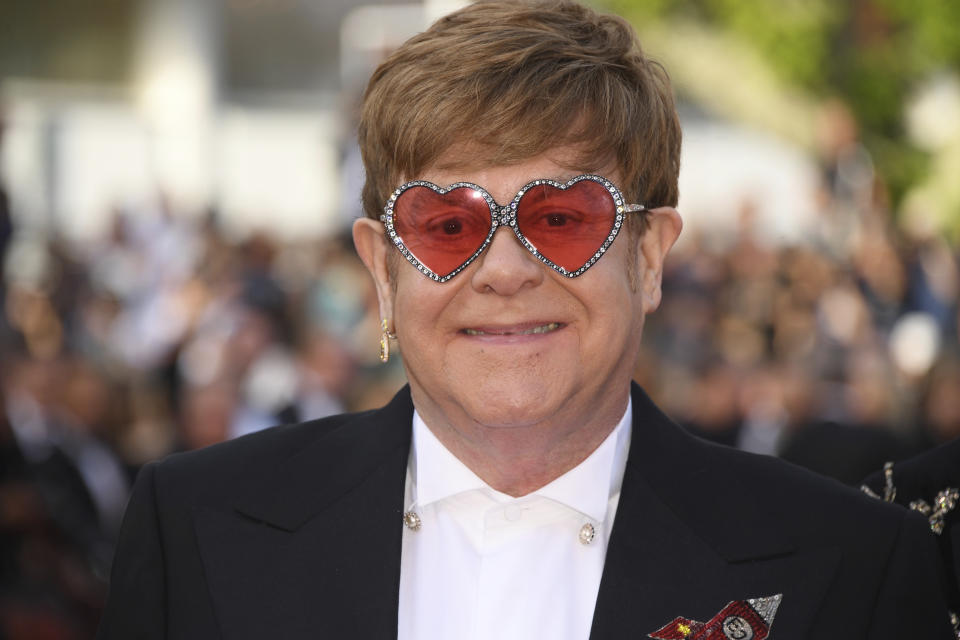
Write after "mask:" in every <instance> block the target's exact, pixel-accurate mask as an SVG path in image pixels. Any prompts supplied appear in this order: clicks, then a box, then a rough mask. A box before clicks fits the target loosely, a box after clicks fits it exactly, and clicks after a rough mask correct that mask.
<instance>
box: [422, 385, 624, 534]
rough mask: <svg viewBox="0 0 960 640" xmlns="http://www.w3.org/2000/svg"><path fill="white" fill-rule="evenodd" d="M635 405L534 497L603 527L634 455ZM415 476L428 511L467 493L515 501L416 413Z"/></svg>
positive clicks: (423, 504) (423, 503)
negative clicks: (471, 466)
mask: <svg viewBox="0 0 960 640" xmlns="http://www.w3.org/2000/svg"><path fill="white" fill-rule="evenodd" d="M632 404H633V403H632V400H630V399H629V398H628V401H627V408H626V411H624V413H623V416H622V417H621V418H620V422H619V423H617V426H616V427H614V429H613V431H611V432H610V435H608V436H607V437H606V438H605V439H604V441H603V442H601V443H600V446H598V447H597V448H596V449H595V450H594V451H593V453H591V454H590V455H589V456H587V458H586V459H585V460H584V461H583V462H581V463H580V464H578V465H577V466H576V467H574V468H573V469H570V470H569V471H567V472H566V473H564V474H563V475H562V476H560V477H559V478H556V479H555V480H553V481H552V482H550V483H549V484H547V485H546V486H544V487H541V488H540V489H538V490H536V491H534V492H533V495H538V496H542V497H544V498H549V499H551V500H554V501H556V502H559V503H561V504H564V505H566V506H568V507H570V508H571V509H575V510H576V511H579V512H581V513H583V514H585V515H587V516H588V517H590V518H591V519H593V520H594V521H596V522H603V520H604V519H605V518H606V514H607V506H608V504H609V501H610V498H612V497H613V496H616V495H619V493H620V487H621V486H622V484H623V473H624V470H625V469H626V465H627V454H628V452H629V450H630V429H631V423H632V415H633V412H632ZM410 475H411V478H413V481H414V499H415V500H416V504H417V506H419V507H423V506H426V505H427V504H430V503H432V502H437V501H440V500H443V499H445V498H448V497H450V496H453V495H456V494H458V493H463V492H465V491H472V490H476V489H481V490H486V491H488V492H491V495H494V496H501V497H503V498H504V499H506V500H509V499H511V498H510V497H509V496H506V495H505V494H501V493H499V492H497V491H496V490H494V489H493V488H491V487H490V486H489V485H487V483H485V482H484V481H483V480H481V479H480V477H478V476H477V474H475V473H474V472H473V471H471V470H470V469H469V468H468V467H467V466H466V465H465V464H463V463H462V462H461V461H460V460H459V459H458V458H457V457H456V456H454V455H453V454H452V453H450V451H449V450H448V449H447V448H446V447H445V446H443V444H442V443H441V442H440V441H439V440H438V439H437V437H436V436H435V435H433V432H432V431H430V429H429V428H428V427H427V425H426V424H425V423H424V422H423V419H422V418H421V417H420V414H419V412H417V411H416V410H414V412H413V446H412V447H411V455H410Z"/></svg>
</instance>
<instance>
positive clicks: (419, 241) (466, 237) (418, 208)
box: [393, 187, 490, 276]
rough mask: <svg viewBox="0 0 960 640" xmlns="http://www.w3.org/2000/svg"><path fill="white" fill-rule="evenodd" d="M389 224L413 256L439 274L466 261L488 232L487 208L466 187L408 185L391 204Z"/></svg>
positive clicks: (479, 195) (488, 218)
mask: <svg viewBox="0 0 960 640" xmlns="http://www.w3.org/2000/svg"><path fill="white" fill-rule="evenodd" d="M393 226H394V228H395V229H396V230H397V233H398V234H399V235H400V238H401V240H403V244H404V246H406V247H407V249H408V250H409V251H410V252H411V253H413V255H414V256H415V257H416V258H417V260H419V261H420V262H421V263H423V264H424V265H425V266H427V267H429V268H430V270H431V271H433V272H434V273H436V274H437V275H439V276H445V275H448V274H449V273H451V272H452V271H454V270H455V269H456V268H457V267H459V266H460V265H462V264H463V263H464V262H466V261H467V260H468V259H469V258H470V256H472V255H473V254H474V252H475V251H476V250H477V249H479V248H480V246H481V245H482V244H483V241H484V240H486V238H487V234H488V233H489V232H490V207H489V206H488V205H487V201H486V200H484V198H483V195H482V194H481V193H480V192H478V191H477V190H476V189H473V188H470V187H458V188H456V189H452V190H451V191H449V192H448V193H445V194H442V195H441V194H439V193H437V192H436V191H434V190H433V189H430V188H429V187H410V188H409V189H407V190H406V191H404V192H403V193H402V194H400V197H398V198H397V201H396V202H395V203H394V205H393Z"/></svg>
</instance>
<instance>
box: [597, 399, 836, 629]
mask: <svg viewBox="0 0 960 640" xmlns="http://www.w3.org/2000/svg"><path fill="white" fill-rule="evenodd" d="M633 411H634V415H633V432H632V438H631V445H630V456H629V459H628V462H627V469H626V473H625V474H624V480H623V488H622V491H621V496H620V503H619V507H618V509H617V515H616V520H615V521H614V528H613V532H612V535H611V539H610V545H609V547H608V549H607V558H606V563H605V565H604V572H603V578H602V580H601V584H600V591H599V594H598V596H597V605H596V609H595V612H594V620H593V629H592V632H591V636H590V637H591V638H592V640H612V639H614V638H643V637H646V635H647V634H648V633H651V632H653V631H655V630H657V629H659V628H660V627H662V626H663V625H665V624H667V623H668V622H670V621H671V620H673V619H674V618H675V617H677V616H683V617H685V618H691V619H695V620H700V621H704V622H705V621H707V620H709V619H711V618H712V617H713V616H714V615H715V614H716V613H718V612H719V611H720V610H721V609H722V608H723V607H724V606H725V605H726V604H727V603H728V602H730V601H732V600H744V599H747V598H756V597H764V596H772V595H776V594H783V600H782V602H781V604H780V607H779V609H778V611H777V614H776V618H775V621H774V626H773V629H772V635H771V637H772V638H776V640H789V639H790V638H803V637H806V630H807V628H808V626H809V624H810V622H811V621H812V620H813V618H814V617H815V615H816V612H817V610H818V609H819V607H820V603H821V601H822V598H823V596H824V594H825V593H826V591H827V589H828V586H829V584H830V582H831V579H832V577H833V574H834V572H835V570H836V566H837V562H838V560H839V552H838V551H837V550H836V549H832V548H827V549H815V550H798V549H796V548H795V547H794V545H793V544H792V542H791V541H790V540H789V539H788V538H787V537H785V536H784V535H783V534H782V533H780V532H779V531H778V529H777V527H776V522H775V518H776V513H775V512H776V509H775V508H774V505H758V504H755V503H752V502H751V498H750V496H751V495H752V493H751V492H750V491H746V490H744V487H742V486H737V482H738V480H737V479H736V476H737V474H736V473H725V472H724V470H723V469H722V468H721V466H720V465H723V464H739V463H741V462H742V463H743V464H750V460H749V458H748V457H745V456H743V455H742V454H739V453H737V454H735V455H726V454H728V453H731V452H728V451H726V450H722V451H721V450H718V449H717V448H716V447H715V446H714V445H710V444H707V443H705V442H703V441H700V440H697V439H694V438H693V437H691V436H689V435H688V434H686V433H685V432H682V431H681V430H680V429H679V428H678V427H676V426H675V425H674V424H672V423H671V422H670V420H669V419H668V418H666V416H664V415H663V414H662V413H660V411H659V410H658V409H657V408H656V407H655V406H654V405H653V403H652V402H651V401H650V399H649V398H648V397H647V396H646V394H645V393H643V391H642V390H640V388H639V387H636V386H634V389H633ZM726 471H730V470H729V469H727V470H726ZM718 497H724V498H725V499H726V500H727V501H726V502H723V501H718V499H717V498H718Z"/></svg>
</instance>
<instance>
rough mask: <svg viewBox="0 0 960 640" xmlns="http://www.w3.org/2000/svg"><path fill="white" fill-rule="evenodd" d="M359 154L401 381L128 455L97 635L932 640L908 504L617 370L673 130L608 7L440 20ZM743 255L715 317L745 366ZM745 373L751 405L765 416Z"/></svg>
mask: <svg viewBox="0 0 960 640" xmlns="http://www.w3.org/2000/svg"><path fill="white" fill-rule="evenodd" d="M359 141H360V147H361V150H362V152H363V157H364V161H365V165H366V180H367V182H366V184H365V187H364V209H365V213H366V216H367V217H366V218H364V219H361V220H358V221H357V222H356V223H355V225H354V241H355V243H356V246H357V250H358V252H359V254H360V256H361V258H362V259H363V261H364V264H365V265H366V266H367V268H368V269H369V271H370V274H371V275H372V277H373V279H374V281H375V283H376V293H377V298H378V306H379V311H380V318H381V320H382V329H383V333H382V336H381V342H380V348H381V353H382V359H384V360H388V359H389V356H390V350H391V349H396V348H399V350H400V352H401V353H402V355H403V365H404V368H405V372H406V375H407V378H408V379H409V381H410V384H409V386H407V387H404V388H403V389H402V390H401V391H400V392H399V393H398V394H397V395H396V396H395V397H394V399H393V400H391V401H390V403H389V404H388V405H387V406H386V407H383V408H382V409H379V410H376V411H369V412H364V413H359V414H343V415H339V416H335V417H331V418H327V419H323V420H320V421H313V422H307V423H302V424H299V425H292V426H287V427H281V428H276V429H269V430H266V431H261V432H259V433H257V434H253V435H250V436H248V437H244V438H239V439H236V440H234V441H232V442H230V443H227V444H223V445H218V446H214V447H210V448H207V449H204V450H202V451H197V452H190V453H186V454H183V455H178V456H172V457H170V458H168V459H166V460H165V461H163V462H160V463H157V464H150V465H148V466H146V467H145V468H144V470H143V471H142V472H141V474H140V476H139V479H138V481H137V485H136V488H135V490H134V496H133V499H132V501H131V503H130V507H129V509H128V513H127V516H126V520H125V524H124V530H123V534H122V536H121V542H120V544H119V547H118V555H117V559H116V562H115V564H114V570H113V574H112V584H111V592H110V599H109V602H108V605H107V610H106V614H105V616H104V618H103V622H102V626H101V630H100V635H101V637H103V638H129V637H141V638H151V637H152V638H162V637H168V638H208V637H214V636H225V637H232V638H234V637H235V638H261V637H284V638H301V637H302V638H316V637H326V636H338V637H339V636H347V637H360V638H373V637H384V638H387V637H400V638H417V639H423V638H455V637H465V636H470V637H484V638H485V637H494V636H496V637H505V638H525V639H528V638H538V637H543V638H551V639H557V638H571V639H572V638H587V637H591V638H614V637H625V636H626V635H628V634H629V635H630V636H637V635H643V634H647V635H649V636H650V637H655V638H703V637H718V636H719V634H720V633H721V632H722V633H723V634H724V635H725V636H726V637H728V638H750V637H758V638H761V637H767V636H768V635H769V634H770V627H771V625H772V624H773V623H774V620H776V624H777V626H776V630H775V631H774V632H773V634H774V635H773V636H771V637H776V638H778V639H780V640H787V639H789V638H805V637H823V638H845V637H869V638H871V639H883V638H891V639H892V638H903V637H923V638H944V639H945V638H949V637H952V634H951V631H950V628H949V621H948V617H947V611H946V605H945V602H944V596H943V594H942V593H941V591H940V590H939V584H938V580H937V573H936V566H937V565H936V564H935V562H936V561H935V557H936V550H935V544H934V541H933V540H932V539H931V538H930V537H929V534H928V533H927V531H926V525H925V523H924V522H923V520H922V519H920V518H918V517H914V516H912V515H911V514H909V513H908V512H901V511H899V510H896V509H894V508H892V507H889V506H888V505H884V504H882V503H880V502H874V501H871V500H870V499H868V498H867V497H865V496H863V495H861V494H859V493H858V492H856V491H853V490H846V489H845V488H844V487H842V486H840V485H838V484H835V483H831V482H828V481H826V480H824V479H822V478H820V477H818V476H816V475H814V474H811V473H808V472H805V471H802V470H800V469H798V468H795V467H792V466H789V465H785V464H783V463H781V462H779V461H777V460H775V459H773V458H772V457H769V456H756V455H751V454H747V453H743V452H738V451H736V450H734V449H730V448H726V447H719V446H716V445H712V444H709V443H706V442H704V441H703V440H700V439H696V438H694V437H692V436H690V435H688V434H686V433H684V432H683V431H682V430H681V429H680V428H678V427H677V426H675V424H674V423H672V422H671V421H670V420H669V419H668V418H667V417H666V416H665V415H664V414H663V413H661V412H660V410H659V409H658V408H657V407H656V406H655V405H654V404H653V402H652V401H651V400H650V398H649V397H648V396H647V395H646V393H645V392H644V391H643V390H642V389H641V388H640V387H639V386H636V385H632V384H631V377H632V375H633V372H634V368H635V365H636V362H637V357H638V355H639V352H640V337H641V333H642V330H643V326H644V322H645V318H646V316H647V314H648V313H649V312H652V311H654V310H655V309H656V308H657V307H658V306H659V304H660V300H661V278H662V274H663V269H664V260H665V258H666V254H667V252H668V251H669V250H670V248H671V247H672V245H673V243H674V241H675V239H676V238H677V235H678V234H679V231H680V226H681V223H680V218H679V215H678V213H677V212H676V211H675V209H674V208H673V207H674V205H675V204H676V201H677V173H678V168H679V151H680V131H679V124H678V121H677V116H676V112H675V109H674V106H673V97H672V92H671V89H670V85H669V82H668V80H667V78H666V74H665V73H664V72H663V69H662V68H661V67H660V66H659V65H657V64H656V63H655V62H653V61H651V60H650V59H649V58H647V57H646V56H645V55H644V54H643V53H642V52H641V50H640V48H639V44H638V43H637V41H636V36H635V34H634V33H633V31H632V29H631V28H630V27H629V26H628V25H627V24H626V23H625V22H624V21H622V20H620V19H618V18H615V17H612V16H601V15H598V14H596V13H595V12H593V11H591V10H589V9H586V8H584V7H582V6H580V5H577V4H574V3H569V2H533V3H516V2H509V3H506V2H500V3H498V2H490V3H481V4H477V5H472V6H469V7H467V8H465V9H463V10H460V11H458V12H456V13H454V14H451V15H449V16H447V17H445V18H443V19H441V20H439V21H438V22H436V23H435V24H434V25H433V26H432V27H431V28H430V29H428V30H427V31H426V32H424V33H423V34H420V35H418V36H415V37H414V38H412V39H411V40H409V41H408V42H407V43H405V44H404V45H403V46H402V47H401V48H400V49H399V50H398V51H396V52H395V53H394V54H392V55H391V56H390V57H389V58H388V59H387V61H386V62H384V63H383V64H382V65H381V66H380V67H379V68H378V69H377V71H376V72H375V73H374V76H373V78H372V80H371V82H370V85H369V87H368V90H367V93H366V96H365V101H364V107H363V117H362V119H361V124H360V136H359ZM639 203H644V204H639ZM501 227H502V228H501ZM761 253H762V252H761ZM755 255H759V253H755ZM763 258H764V265H765V266H764V269H762V270H761V271H760V272H759V273H757V274H755V275H756V277H755V278H752V279H749V280H747V281H746V282H745V283H744V284H743V286H742V287H736V289H737V290H736V291H732V292H731V293H732V295H731V300H733V301H734V302H733V303H732V304H731V308H730V310H731V312H732V313H735V312H739V311H743V312H744V315H741V316H731V317H729V318H728V319H727V320H726V321H725V322H722V323H720V324H721V325H722V326H721V327H720V329H719V330H720V331H721V339H722V340H721V341H722V343H723V344H722V345H721V349H722V352H723V354H724V355H725V357H728V358H732V359H733V360H734V363H735V364H736V365H737V366H741V367H745V368H751V369H753V370H754V371H755V372H764V371H768V370H771V369H767V368H766V366H767V365H766V364H765V363H764V362H763V358H764V354H765V345H766V344H767V342H766V341H765V337H766V335H767V333H766V332H764V331H763V330H762V327H763V325H769V324H770V323H771V322H772V320H771V318H773V315H772V314H770V313H769V308H768V307H766V306H765V304H764V301H765V298H766V297H767V296H768V295H769V292H770V290H771V287H772V286H773V285H772V273H774V271H775V269H776V268H777V260H776V257H775V256H770V255H764V256H763ZM737 262H738V261H737V257H736V256H732V257H731V258H730V259H729V260H728V268H729V269H730V270H731V271H733V272H737V273H740V274H742V275H746V274H745V271H746V268H745V267H744V265H742V264H738V263H737ZM841 295H845V294H842V293H841ZM846 299H847V298H841V300H846ZM758 323H759V324H758ZM758 327H760V328H761V330H758ZM843 328H849V327H848V326H846V325H845V326H844V327H843ZM689 330H690V331H691V332H692V333H696V332H697V331H698V330H702V327H700V328H699V329H698V327H697V326H695V325H692V326H690V327H689ZM844 335H845V336H847V334H844ZM848 337H849V336H848ZM646 375H647V376H648V377H650V378H651V379H656V378H657V375H658V374H657V372H647V373H646ZM767 378H769V376H766V375H760V376H759V378H758V380H757V381H756V382H755V383H753V384H752V389H753V391H752V394H751V395H754V396H757V397H758V398H759V399H757V400H756V402H754V403H753V405H752V407H751V409H753V414H754V415H752V416H751V418H752V419H755V420H757V421H765V422H768V423H773V422H776V423H779V422H780V421H781V420H782V414H783V407H784V406H786V405H787V404H788V402H789V394H788V393H787V392H786V385H783V386H782V388H781V386H780V383H779V380H776V379H775V380H773V381H772V382H770V381H769V380H768V379H767ZM774 391H776V393H773V392H774ZM216 393H219V392H216ZM218 398H219V396H218V395H216V394H215V395H214V396H213V401H212V402H209V403H208V404H206V405H203V404H202V403H201V404H200V405H198V410H199V409H203V407H211V406H212V407H213V409H212V410H209V411H200V412H199V415H201V416H203V415H205V414H207V415H212V414H216V415H218V416H219V415H220V410H219V408H218V407H219V404H218V403H219V400H218ZM208 400H209V397H208ZM771 400H773V401H774V402H771ZM685 401H686V402H688V403H696V402H698V398H697V397H696V396H694V395H689V396H687V397H686V398H685ZM761 409H762V410H761ZM211 421H214V420H211ZM215 422H216V424H218V425H221V426H220V429H221V431H222V425H223V424H224V423H225V421H224V420H223V419H222V418H220V419H218V420H216V421H215ZM200 442H202V440H201V441H200Z"/></svg>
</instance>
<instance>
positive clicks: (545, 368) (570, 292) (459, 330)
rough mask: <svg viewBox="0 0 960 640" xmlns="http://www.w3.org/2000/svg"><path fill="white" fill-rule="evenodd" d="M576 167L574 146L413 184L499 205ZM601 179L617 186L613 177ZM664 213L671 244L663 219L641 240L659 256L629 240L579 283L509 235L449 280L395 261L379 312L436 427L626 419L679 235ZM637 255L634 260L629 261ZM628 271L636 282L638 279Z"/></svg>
mask: <svg viewBox="0 0 960 640" xmlns="http://www.w3.org/2000/svg"><path fill="white" fill-rule="evenodd" d="M575 158H576V155H575V154H574V152H573V150H572V149H566V148H559V149H554V150H552V151H550V152H548V153H544V154H542V155H539V156H536V157H534V158H531V159H530V160H527V161H525V162H523V163H520V164H516V165H511V166H496V167H489V166H470V164H469V163H463V162H457V163H456V164H455V165H453V166H457V167H458V168H456V169H446V168H434V169H431V170H428V171H426V172H424V174H423V175H418V176H413V177H414V178H416V179H423V180H429V181H430V182H433V183H434V184H437V185H440V186H447V185H449V184H452V183H454V182H459V181H468V182H473V183H475V184H478V185H480V186H482V187H484V188H485V189H486V190H487V191H488V192H489V193H490V194H491V195H492V196H493V197H494V199H495V200H496V201H497V202H499V203H501V204H502V203H507V202H509V201H510V200H511V199H512V198H513V197H514V195H516V193H517V191H518V190H519V189H520V188H521V187H522V186H523V185H525V184H527V183H528V182H530V181H531V180H533V179H536V178H552V179H555V180H561V181H564V180H567V179H569V178H571V177H573V176H575V175H578V174H579V173H587V172H588V171H577V170H571V169H570V168H569V167H570V166H572V164H573V162H575ZM456 160H462V159H461V158H457V159H456ZM451 164H453V163H446V165H451ZM439 166H440V167H443V166H445V163H443V162H441V163H439ZM600 173H601V174H604V175H605V177H607V178H609V179H611V180H612V181H613V182H614V183H617V182H618V179H619V175H617V172H616V171H615V170H607V171H606V172H604V171H600ZM658 211H659V210H658ZM670 211H672V210H670ZM631 215H636V214H631ZM661 215H666V216H667V218H668V219H669V221H671V222H673V223H674V224H672V225H667V226H668V227H670V228H669V229H667V236H669V242H667V244H666V245H665V246H661V245H662V244H663V242H661V241H660V240H659V238H660V236H661V235H662V234H663V228H662V227H663V225H661V224H660V223H658V222H656V219H657V214H654V222H655V224H654V225H653V227H652V228H651V231H652V232H653V235H650V232H648V236H649V237H646V236H645V239H644V241H643V242H644V243H646V244H650V246H651V250H650V251H647V250H646V249H644V250H642V251H639V252H630V251H628V243H630V242H641V240H640V239H638V238H636V237H634V236H632V235H631V234H630V233H627V232H625V231H624V232H623V233H621V234H620V235H619V236H618V237H617V239H616V240H615V241H614V243H613V244H612V245H611V246H610V248H609V249H608V250H607V253H606V254H604V255H603V257H602V258H601V259H600V260H598V261H597V262H596V264H594V265H593V266H592V267H591V268H590V269H588V270H587V271H586V272H585V273H584V274H582V275H580V276H579V277H576V278H567V277H565V276H562V275H560V274H559V273H557V272H556V271H554V270H553V269H551V268H550V267H548V266H546V265H544V264H543V263H541V262H540V261H539V260H537V258H536V257H534V256H533V255H532V254H531V253H530V252H529V251H527V250H526V249H525V248H524V247H523V246H522V245H521V244H520V243H519V241H518V240H517V238H516V237H515V236H514V234H513V233H512V231H510V230H509V229H506V228H502V229H498V230H497V232H496V233H495V235H494V237H493V240H492V242H491V244H490V245H489V246H488V247H487V249H486V250H485V251H484V252H483V253H482V254H481V255H480V256H479V257H478V258H477V259H476V260H475V261H474V262H472V263H471V264H470V265H469V266H468V267H467V268H466V269H464V270H463V271H462V272H461V273H459V274H458V275H456V276H455V277H453V278H452V279H451V280H449V281H448V282H445V283H437V282H434V281H433V280H430V279H429V278H427V277H424V275H423V274H421V273H419V272H418V271H417V270H416V269H415V268H414V267H413V266H412V265H411V264H410V263H408V262H407V261H405V260H403V259H400V260H397V261H396V264H397V267H396V268H395V269H394V270H393V271H394V274H393V277H394V281H393V283H392V285H393V286H392V287H387V288H385V287H384V286H382V283H378V284H379V285H381V286H379V291H380V294H381V306H382V309H383V307H386V308H387V309H388V311H387V312H386V313H385V314H384V315H386V316H388V317H392V326H393V327H394V330H395V332H396V334H397V342H398V345H399V349H400V351H401V352H402V354H403V361H404V366H405V368H406V371H407V376H408V379H409V381H410V385H411V390H412V393H413V397H414V402H415V404H416V406H417V409H418V410H419V411H420V413H421V414H422V415H424V416H425V418H426V419H427V423H428V424H430V418H433V419H434V420H435V421H437V420H442V421H444V422H446V423H448V424H451V425H458V424H459V425H472V427H471V428H474V427H475V428H479V429H481V430H482V429H483V428H521V427H525V426H532V425H538V424H544V423H552V424H563V425H568V427H567V428H575V425H582V424H584V423H585V421H589V419H590V416H591V415H592V414H593V413H594V412H595V411H597V410H599V409H602V407H603V406H604V405H605V404H607V403H609V402H615V403H617V404H618V405H619V411H620V412H622V411H623V406H624V405H625V403H626V395H627V393H628V390H629V381H630V377H631V372H632V369H633V366H634V363H635V359H636V355H637V352H638V350H639V344H640V335H641V333H642V329H643V320H644V315H645V313H646V312H647V311H650V310H652V309H653V308H655V307H656V306H657V304H658V303H659V275H658V274H659V269H660V261H661V259H662V254H663V253H665V251H666V249H667V248H669V244H672V241H673V238H675V236H676V232H678V231H679V218H677V219H676V220H675V221H674V220H673V218H670V215H671V214H661ZM672 215H673V216H676V213H675V212H673V213H672ZM674 227H675V228H674ZM381 233H382V231H381ZM654 235H655V236H656V238H654V237H653V236H654ZM654 241H655V242H654ZM358 244H359V243H358ZM654 244H656V245H657V246H656V249H655V250H654V248H653V245H654ZM385 249H386V250H387V251H396V249H394V248H393V247H390V246H385ZM361 253H362V252H361ZM631 254H633V255H636V256H637V258H636V259H635V260H631V259H629V258H628V256H630V255H631ZM651 260H652V262H653V263H654V264H652V265H651V264H649V262H650V261H651ZM651 269H652V270H653V272H651V273H646V272H647V271H649V270H651ZM631 270H634V271H639V272H640V273H639V277H636V274H634V276H633V277H631ZM428 416H429V417H428ZM465 435H466V436H467V437H468V439H469V438H473V437H478V436H477V434H476V433H471V434H465ZM558 435H559V434H558Z"/></svg>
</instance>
